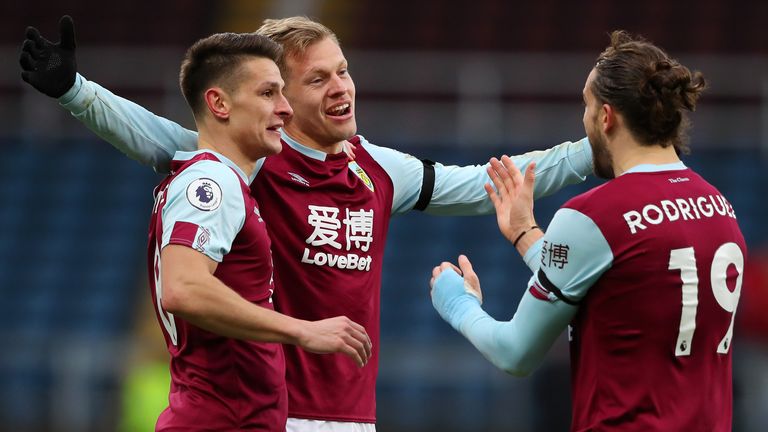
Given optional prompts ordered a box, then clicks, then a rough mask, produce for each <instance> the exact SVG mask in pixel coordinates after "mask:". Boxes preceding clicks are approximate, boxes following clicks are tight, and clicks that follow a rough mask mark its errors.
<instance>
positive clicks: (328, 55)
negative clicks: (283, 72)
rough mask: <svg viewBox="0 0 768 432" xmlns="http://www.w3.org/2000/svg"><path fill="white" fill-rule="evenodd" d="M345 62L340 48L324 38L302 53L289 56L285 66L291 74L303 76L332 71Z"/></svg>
mask: <svg viewBox="0 0 768 432" xmlns="http://www.w3.org/2000/svg"><path fill="white" fill-rule="evenodd" d="M345 61H346V59H345V58H344V53H343V52H342V51H341V47H340V46H339V45H338V44H337V43H336V42H334V41H333V39H331V38H327V37H326V38H324V39H321V40H320V41H318V42H315V43H313V44H312V45H310V46H308V47H307V49H306V50H305V51H304V52H303V53H301V54H297V55H293V56H289V57H288V58H287V59H286V64H287V65H288V68H289V70H290V71H291V73H292V74H299V75H304V74H307V73H310V72H313V71H326V70H333V69H335V68H337V67H338V66H339V65H340V64H343V63H344V62H345Z"/></svg>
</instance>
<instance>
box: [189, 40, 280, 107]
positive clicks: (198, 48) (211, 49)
mask: <svg viewBox="0 0 768 432" xmlns="http://www.w3.org/2000/svg"><path fill="white" fill-rule="evenodd" d="M281 54H282V48H280V45H278V44H277V43H275V42H273V41H271V40H270V39H269V38H267V37H264V36H260V35H257V34H256V33H216V34H214V35H211V36H208V37H207V38H203V39H200V40H199V41H197V42H195V44H194V45H192V46H191V47H190V48H189V49H188V50H187V53H186V55H185V56H184V61H182V63H181V72H180V73H179V85H180V86H181V92H182V93H183V94H184V99H186V100H187V104H188V105H189V107H190V108H192V113H193V114H195V115H197V114H199V113H200V112H201V110H202V108H203V107H204V106H205V104H204V101H203V93H204V92H205V90H207V89H208V88H210V86H211V85H212V84H214V83H216V84H217V85H220V86H221V87H222V88H224V89H225V90H228V91H232V90H234V88H235V87H236V85H237V84H238V83H239V81H240V79H239V76H240V73H239V69H240V66H241V65H242V63H243V62H245V61H246V60H247V59H248V58H249V57H254V56H255V57H264V58H267V59H270V60H272V61H274V62H275V63H277V61H278V59H279V58H280V55H281Z"/></svg>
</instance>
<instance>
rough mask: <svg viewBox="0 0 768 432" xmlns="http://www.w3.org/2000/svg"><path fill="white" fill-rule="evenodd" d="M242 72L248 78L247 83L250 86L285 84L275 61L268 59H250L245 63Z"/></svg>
mask: <svg viewBox="0 0 768 432" xmlns="http://www.w3.org/2000/svg"><path fill="white" fill-rule="evenodd" d="M242 71H243V73H244V74H245V76H246V79H245V82H247V83H250V84H254V85H260V84H262V83H265V82H276V83H278V84H282V83H283V79H282V77H281V76H280V69H278V67H277V64H276V63H275V62H274V61H272V60H270V59H268V58H264V57H253V58H250V59H248V60H246V61H245V62H244V63H243V65H242Z"/></svg>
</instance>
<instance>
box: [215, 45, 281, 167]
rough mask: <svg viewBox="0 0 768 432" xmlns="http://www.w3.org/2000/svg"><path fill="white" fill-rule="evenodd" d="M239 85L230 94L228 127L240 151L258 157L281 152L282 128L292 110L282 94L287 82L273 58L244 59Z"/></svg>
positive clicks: (254, 158) (251, 156) (254, 157)
mask: <svg viewBox="0 0 768 432" xmlns="http://www.w3.org/2000/svg"><path fill="white" fill-rule="evenodd" d="M240 68H241V69H240V70H239V71H238V73H239V74H242V75H241V76H238V82H239V84H238V85H237V88H236V89H235V90H234V91H232V92H231V93H230V94H229V97H230V103H231V107H230V110H229V128H230V134H231V136H232V138H233V141H234V142H236V143H238V144H239V145H240V147H241V151H242V152H243V153H244V154H247V155H249V157H250V158H252V159H253V160H256V159H258V158H260V157H263V156H266V155H270V154H275V153H278V152H280V150H281V148H282V145H281V143H280V128H282V127H283V126H284V123H285V121H286V120H287V119H289V118H290V117H291V115H292V114H293V111H292V110H291V106H290V105H289V104H288V101H287V100H286V98H285V96H284V95H283V91H282V90H283V87H284V83H283V80H282V78H281V77H280V71H279V69H278V68H277V65H276V64H275V62H274V61H272V60H270V59H266V58H263V57H258V58H253V59H250V60H247V61H245V62H244V63H243V64H242V65H241V66H240Z"/></svg>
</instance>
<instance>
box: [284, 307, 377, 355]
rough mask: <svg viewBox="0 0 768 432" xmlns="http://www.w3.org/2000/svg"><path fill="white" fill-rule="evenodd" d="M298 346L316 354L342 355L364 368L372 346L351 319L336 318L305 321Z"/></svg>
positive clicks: (359, 326) (360, 328)
mask: <svg viewBox="0 0 768 432" xmlns="http://www.w3.org/2000/svg"><path fill="white" fill-rule="evenodd" d="M305 324H306V327H305V331H304V334H303V335H302V336H301V337H300V338H299V342H298V345H299V346H300V347H302V348H304V349H305V350H307V351H309V352H313V353H316V354H328V353H342V354H346V355H347V356H349V357H350V358H352V360H354V361H355V363H357V365H358V366H359V367H363V366H365V364H366V363H368V360H369V359H370V358H371V352H372V349H373V344H372V343H371V338H370V337H368V333H366V331H365V328H363V326H361V325H360V324H358V323H356V322H354V321H352V320H351V319H349V318H347V317H344V316H338V317H334V318H328V319H324V320H320V321H306V322H305Z"/></svg>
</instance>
